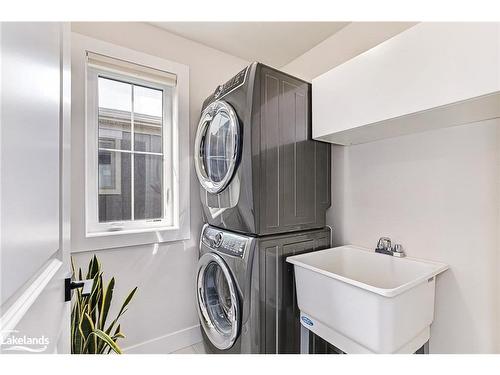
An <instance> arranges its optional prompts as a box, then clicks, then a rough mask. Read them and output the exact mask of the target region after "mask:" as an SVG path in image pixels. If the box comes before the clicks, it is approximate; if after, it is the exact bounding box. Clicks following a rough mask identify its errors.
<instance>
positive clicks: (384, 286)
mask: <svg viewBox="0 0 500 375" xmlns="http://www.w3.org/2000/svg"><path fill="white" fill-rule="evenodd" d="M287 262H289V263H292V264H293V265H294V269H295V279H296V286H297V302H298V306H299V309H300V312H301V324H302V325H303V326H304V327H306V328H307V329H309V330H311V331H313V332H315V333H316V334H318V335H319V336H321V337H323V338H324V339H325V340H327V341H329V342H330V343H332V344H333V345H335V346H336V347H337V348H339V349H341V350H342V351H344V352H346V353H414V352H415V351H416V350H417V349H419V348H420V347H421V346H422V345H423V344H425V343H426V342H427V341H428V340H429V337H430V325H431V323H432V321H433V317H434V292H435V282H436V281H435V276H436V275H438V274H439V273H441V272H443V271H445V270H446V269H447V268H448V266H447V265H445V264H442V263H436V262H430V261H427V260H420V259H414V258H397V257H392V256H389V255H384V254H377V253H375V252H374V251H373V250H370V249H365V248H362V247H357V246H341V247H336V248H332V249H326V250H321V251H316V252H311V253H307V254H302V255H296V256H292V257H288V258H287Z"/></svg>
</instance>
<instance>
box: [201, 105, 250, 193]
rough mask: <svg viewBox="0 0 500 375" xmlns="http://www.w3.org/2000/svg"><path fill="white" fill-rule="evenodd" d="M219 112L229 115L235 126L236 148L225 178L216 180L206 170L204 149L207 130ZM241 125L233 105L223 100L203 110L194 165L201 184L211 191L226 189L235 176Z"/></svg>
mask: <svg viewBox="0 0 500 375" xmlns="http://www.w3.org/2000/svg"><path fill="white" fill-rule="evenodd" d="M218 112H224V113H226V114H227V116H228V117H229V121H230V124H231V126H232V127H233V130H234V134H235V140H234V150H233V155H232V157H231V162H230V164H229V168H228V171H227V173H226V175H225V176H224V178H223V179H222V180H221V181H219V182H215V181H212V179H210V177H209V176H208V174H207V172H206V170H205V163H204V160H203V159H204V157H205V155H204V149H203V146H202V145H203V144H204V142H205V136H206V133H207V130H208V128H209V126H210V122H211V121H212V119H213V118H214V117H215V115H216V114H217V113H218ZM240 138H241V136H240V125H239V121H238V117H237V116H236V112H235V111H234V109H233V108H232V107H231V105H230V104H228V103H227V102H225V101H223V100H217V101H215V102H213V103H211V104H210V105H209V106H208V107H207V108H205V110H204V111H203V112H202V114H201V117H200V122H199V123H198V130H197V131H196V138H195V142H194V167H195V170H196V175H197V176H198V180H199V181H200V184H201V186H203V188H204V189H205V190H207V191H208V192H209V193H212V194H218V193H220V192H221V191H222V190H224V189H225V188H226V187H227V185H228V184H229V181H230V180H231V178H232V177H233V175H234V173H235V169H236V163H237V162H238V156H239V153H240Z"/></svg>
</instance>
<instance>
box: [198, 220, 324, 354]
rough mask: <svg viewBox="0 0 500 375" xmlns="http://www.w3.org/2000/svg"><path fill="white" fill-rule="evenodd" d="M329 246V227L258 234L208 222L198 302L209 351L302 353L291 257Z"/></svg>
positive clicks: (202, 242) (313, 347)
mask: <svg viewBox="0 0 500 375" xmlns="http://www.w3.org/2000/svg"><path fill="white" fill-rule="evenodd" d="M328 247H330V230H329V229H328V228H323V229H317V230H310V231H305V232H294V233H290V234H279V235H272V236H266V237H254V236H248V235H242V234H238V233H234V232H229V231H226V230H221V229H219V228H216V227H212V226H209V225H208V224H206V225H205V226H204V227H203V230H202V233H201V238H200V257H199V261H198V271H197V278H196V306H197V310H198V315H199V319H200V326H201V333H202V336H203V342H204V345H205V348H206V350H207V352H209V353H256V354H258V353H299V351H300V322H299V309H298V306H297V303H296V295H295V283H294V271H293V265H291V264H290V263H287V262H286V261H285V259H286V258H287V257H288V256H292V255H297V254H302V253H305V252H309V251H315V250H322V249H326V248H328ZM318 339H319V338H316V339H315V340H316V341H315V343H312V344H311V349H310V350H311V352H317V350H316V348H317V347H318Z"/></svg>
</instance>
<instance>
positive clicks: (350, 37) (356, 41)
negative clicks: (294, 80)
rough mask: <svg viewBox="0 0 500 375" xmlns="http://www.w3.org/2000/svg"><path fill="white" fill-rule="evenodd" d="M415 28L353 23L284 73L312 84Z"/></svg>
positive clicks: (402, 25) (382, 23) (398, 25)
mask: <svg viewBox="0 0 500 375" xmlns="http://www.w3.org/2000/svg"><path fill="white" fill-rule="evenodd" d="M414 25H415V22H351V23H350V24H349V25H347V26H345V27H344V28H342V29H341V30H340V31H338V32H336V33H335V34H333V35H332V36H330V37H329V38H326V39H325V40H324V41H322V42H321V43H319V44H318V45H317V46H314V47H313V48H311V49H310V50H309V51H307V52H306V53H304V54H302V55H301V56H299V57H297V58H296V59H295V60H293V61H291V62H289V63H288V64H286V65H285V66H283V67H281V70H283V71H285V72H287V73H289V74H292V75H295V76H297V77H299V78H302V79H305V80H307V81H311V80H312V79H313V78H315V77H317V76H319V75H320V74H322V73H324V72H326V71H328V70H330V69H332V68H334V67H335V66H337V65H340V64H342V63H344V62H346V61H347V60H349V59H352V58H353V57H355V56H357V55H359V54H361V53H363V52H365V51H367V50H369V49H370V48H372V47H375V46H376V45H378V44H380V43H382V42H384V41H386V40H387V39H390V38H392V37H393V36H395V35H397V34H399V33H400V32H402V31H404V30H406V29H408V28H410V27H412V26H414Z"/></svg>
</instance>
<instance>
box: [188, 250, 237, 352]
mask: <svg viewBox="0 0 500 375" xmlns="http://www.w3.org/2000/svg"><path fill="white" fill-rule="evenodd" d="M196 284H197V293H196V294H197V299H198V303H197V306H198V315H199V317H200V321H201V326H202V327H203V330H204V331H205V333H206V335H207V336H208V338H209V339H210V341H211V342H212V344H213V345H214V346H215V347H217V348H218V349H220V350H225V349H229V348H231V346H233V344H234V342H235V341H236V339H237V338H238V334H239V330H240V326H241V322H240V319H241V317H240V302H239V298H238V292H237V289H236V284H235V283H234V280H233V277H232V276H231V273H230V271H229V269H228V267H227V265H226V263H225V262H224V260H223V259H222V258H221V257H220V256H219V255H217V254H215V253H207V254H205V255H203V256H202V257H201V258H200V260H199V262H198V279H197V281H196Z"/></svg>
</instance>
